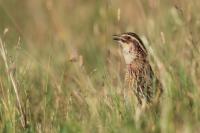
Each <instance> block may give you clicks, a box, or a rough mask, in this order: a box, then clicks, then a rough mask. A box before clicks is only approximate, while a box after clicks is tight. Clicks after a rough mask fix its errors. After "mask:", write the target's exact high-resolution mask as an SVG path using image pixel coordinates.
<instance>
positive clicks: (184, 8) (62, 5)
mask: <svg viewBox="0 0 200 133" xmlns="http://www.w3.org/2000/svg"><path fill="white" fill-rule="evenodd" d="M199 9H200V2H199V1H198V0H193V1H186V0H183V1H176V0H172V1H159V0H157V1H154V0H148V1H145V0H141V1H140V0H134V1H132V0H127V1H101V0H96V1H93V0H87V1H81V0H76V1H72V0H58V1H53V0H43V1H39V0H29V1H27V0H20V2H19V1H18V0H13V1H9V0H7V1H0V38H1V40H2V41H1V43H0V44H1V45H0V46H1V49H0V50H1V58H0V132H75V133H76V132H102V133H104V132H130V133H132V132H148V133H149V132H164V133H169V132H170V133H171V132H177V133H179V132H181V133H182V132H185V133H190V132H191V133H193V132H196V133H198V132H199V131H200V128H199V126H200V111H199V110H200V104H199V103H200V98H199V97H200V90H199V87H200V80H199V79H200V67H199V62H200V56H199V55H200V44H199V34H200V23H199V19H200V15H199V13H198V12H199ZM5 29H6V30H5ZM125 31H133V32H136V33H138V34H139V35H140V36H141V37H142V39H143V41H144V43H145V45H146V47H147V49H148V52H149V60H150V62H151V65H152V67H153V69H154V71H155V72H156V74H157V76H158V77H159V79H160V80H161V81H162V84H163V86H164V94H163V97H162V100H161V105H160V107H158V108H152V109H151V110H148V111H146V112H145V113H144V114H142V116H141V118H140V121H139V123H138V122H136V121H135V119H134V118H135V110H134V104H135V101H134V97H133V95H132V94H131V93H130V96H129V102H124V98H123V95H122V91H123V88H124V81H123V80H124V72H125V65H124V60H123V58H122V57H121V53H120V50H119V48H118V47H117V46H116V45H115V44H114V43H113V42H112V38H111V37H112V34H115V33H120V32H125ZM19 37H20V38H21V41H20V42H18V38H19ZM3 44H4V45H3ZM2 50H4V51H2ZM3 53H5V55H6V56H4V54H3ZM5 57H6V58H5ZM5 59H6V60H5ZM5 64H7V66H5ZM13 88H14V89H13Z"/></svg>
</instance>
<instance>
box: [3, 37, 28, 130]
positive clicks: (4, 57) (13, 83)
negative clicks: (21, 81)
mask: <svg viewBox="0 0 200 133" xmlns="http://www.w3.org/2000/svg"><path fill="white" fill-rule="evenodd" d="M0 53H1V56H2V58H3V61H4V64H5V67H6V72H7V75H8V80H10V81H11V83H12V86H13V89H14V92H15V95H16V99H17V104H18V107H19V108H18V109H19V112H20V115H21V118H20V121H21V125H22V127H23V128H25V127H26V125H27V123H26V117H25V114H24V112H23V109H22V105H21V102H20V97H19V93H18V88H17V84H16V81H15V78H14V76H13V71H12V70H10V69H9V64H8V60H7V51H6V49H5V47H4V43H3V41H2V39H1V38H0Z"/></svg>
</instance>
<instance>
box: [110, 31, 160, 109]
mask: <svg viewBox="0 0 200 133" xmlns="http://www.w3.org/2000/svg"><path fill="white" fill-rule="evenodd" d="M113 40H115V41H116V42H117V44H119V46H120V49H121V51H122V55H123V57H124V60H125V64H126V73H125V85H126V86H127V87H128V88H130V89H131V91H132V90H133V92H134V95H135V96H136V99H137V101H138V102H137V103H138V105H139V106H146V105H150V104H152V103H155V101H156V102H157V101H159V99H160V97H161V95H162V93H163V87H162V84H161V82H160V81H159V80H158V78H157V77H156V75H155V74H154V72H153V70H152V67H151V65H150V63H149V60H148V51H147V49H146V47H145V45H144V44H143V42H142V40H141V39H140V37H139V36H138V35H137V34H136V33H133V32H126V33H121V34H117V35H113Z"/></svg>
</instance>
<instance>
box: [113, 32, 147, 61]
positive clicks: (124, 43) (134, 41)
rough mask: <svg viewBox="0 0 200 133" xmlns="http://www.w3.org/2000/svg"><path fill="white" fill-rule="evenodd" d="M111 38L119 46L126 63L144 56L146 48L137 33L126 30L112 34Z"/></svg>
mask: <svg viewBox="0 0 200 133" xmlns="http://www.w3.org/2000/svg"><path fill="white" fill-rule="evenodd" d="M113 40H115V41H117V43H118V44H119V46H120V47H121V50H122V54H123V56H124V59H125V62H126V64H131V63H133V61H134V59H136V58H146V56H147V50H146V48H145V46H144V44H143V42H142V40H141V39H140V38H139V36H138V35H137V34H135V33H132V32H127V33H122V34H119V35H113Z"/></svg>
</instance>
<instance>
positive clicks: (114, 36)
mask: <svg viewBox="0 0 200 133" xmlns="http://www.w3.org/2000/svg"><path fill="white" fill-rule="evenodd" d="M113 40H115V41H121V40H122V38H121V37H120V36H119V35H113Z"/></svg>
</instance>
